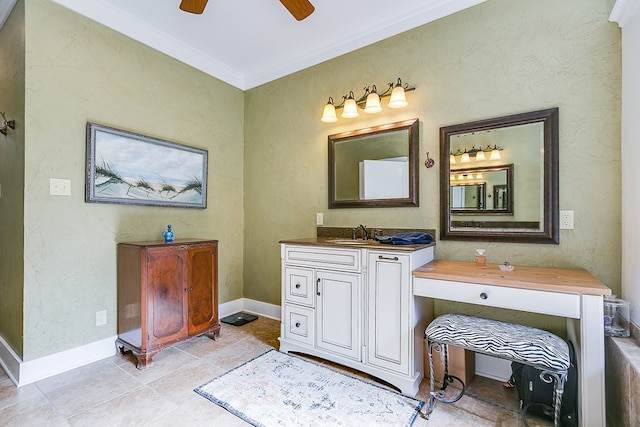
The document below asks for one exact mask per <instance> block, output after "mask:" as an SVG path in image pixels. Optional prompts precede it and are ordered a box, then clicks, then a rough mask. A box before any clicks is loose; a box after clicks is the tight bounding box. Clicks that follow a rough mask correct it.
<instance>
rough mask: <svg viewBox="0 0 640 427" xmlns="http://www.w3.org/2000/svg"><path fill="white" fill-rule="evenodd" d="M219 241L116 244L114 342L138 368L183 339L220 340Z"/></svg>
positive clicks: (149, 362)
mask: <svg viewBox="0 0 640 427" xmlns="http://www.w3.org/2000/svg"><path fill="white" fill-rule="evenodd" d="M218 317H219V316H218V241H217V240H199V239H179V240H175V241H174V242H172V243H165V242H164V241H157V242H136V243H120V244H118V339H117V341H116V346H117V347H118V348H119V349H120V351H121V352H122V353H124V352H125V351H131V352H132V353H133V354H134V355H135V356H136V357H137V359H138V365H137V366H138V368H139V369H144V368H146V367H147V366H149V365H151V363H152V358H153V356H154V355H155V354H157V353H158V352H159V351H161V350H162V349H164V348H166V347H169V346H171V345H173V344H175V343H177V342H180V341H183V340H185V339H187V338H190V337H193V336H196V335H202V334H207V335H208V336H210V337H212V338H215V337H218V336H219V335H220V322H219V318H218Z"/></svg>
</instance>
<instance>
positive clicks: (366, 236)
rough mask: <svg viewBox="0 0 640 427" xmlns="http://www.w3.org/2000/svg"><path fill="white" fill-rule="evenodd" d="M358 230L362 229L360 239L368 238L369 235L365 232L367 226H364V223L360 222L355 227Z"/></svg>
mask: <svg viewBox="0 0 640 427" xmlns="http://www.w3.org/2000/svg"><path fill="white" fill-rule="evenodd" d="M357 229H358V230H362V240H369V235H368V234H367V227H365V226H364V225H362V224H360V225H359V226H358V227H357Z"/></svg>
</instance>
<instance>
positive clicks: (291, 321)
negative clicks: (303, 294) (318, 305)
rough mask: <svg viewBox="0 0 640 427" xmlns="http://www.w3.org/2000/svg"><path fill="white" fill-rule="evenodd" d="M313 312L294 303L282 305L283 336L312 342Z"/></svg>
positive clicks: (307, 342) (311, 343) (306, 342)
mask: <svg viewBox="0 0 640 427" xmlns="http://www.w3.org/2000/svg"><path fill="white" fill-rule="evenodd" d="M313 314H314V312H313V310H312V309H310V308H305V307H299V306H294V305H285V307H284V316H285V318H284V336H285V338H287V339H290V340H295V341H300V342H303V343H305V344H309V345H313V343H314V335H313V330H314V327H313V325H314V316H313Z"/></svg>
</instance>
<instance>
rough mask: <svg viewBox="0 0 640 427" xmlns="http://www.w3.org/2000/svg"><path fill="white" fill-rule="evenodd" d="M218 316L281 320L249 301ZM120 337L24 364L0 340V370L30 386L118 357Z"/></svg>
mask: <svg viewBox="0 0 640 427" xmlns="http://www.w3.org/2000/svg"><path fill="white" fill-rule="evenodd" d="M218 308H219V316H220V317H226V316H229V315H231V314H234V313H238V312H240V311H247V312H251V313H253V314H257V315H260V316H264V317H269V318H271V319H276V320H280V306H279V305H274V304H267V303H264V302H260V301H255V300H251V299H247V298H240V299H237V300H234V301H229V302H226V303H223V304H220V305H219V307H218ZM116 338H117V337H115V336H114V337H109V338H105V339H103V340H100V341H96V342H93V343H89V344H86V345H83V346H80V347H76V348H72V349H70V350H65V351H61V352H59V353H55V354H51V355H49V356H44V357H41V358H39V359H36V360H30V361H27V362H24V361H22V360H21V359H20V357H19V356H18V355H17V354H16V352H15V351H14V350H13V349H12V348H11V346H9V344H8V343H7V342H6V341H5V340H4V339H3V338H2V337H0V366H2V368H3V369H4V370H5V372H6V373H7V375H8V376H9V378H10V379H11V381H13V383H14V384H15V385H16V386H17V387H21V386H23V385H27V384H31V383H33V382H36V381H39V380H43V379H45V378H48V377H51V376H53V375H57V374H61V373H63V372H67V371H70V370H72V369H75V368H79V367H81V366H84V365H87V364H89V363H93V362H97V361H98V360H102V359H106V358H107V357H111V356H113V355H115V354H116V351H117V350H116V345H115V341H116Z"/></svg>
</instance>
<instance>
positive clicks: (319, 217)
mask: <svg viewBox="0 0 640 427" xmlns="http://www.w3.org/2000/svg"><path fill="white" fill-rule="evenodd" d="M323 224H324V214H323V213H322V212H318V213H317V214H316V225H323Z"/></svg>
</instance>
